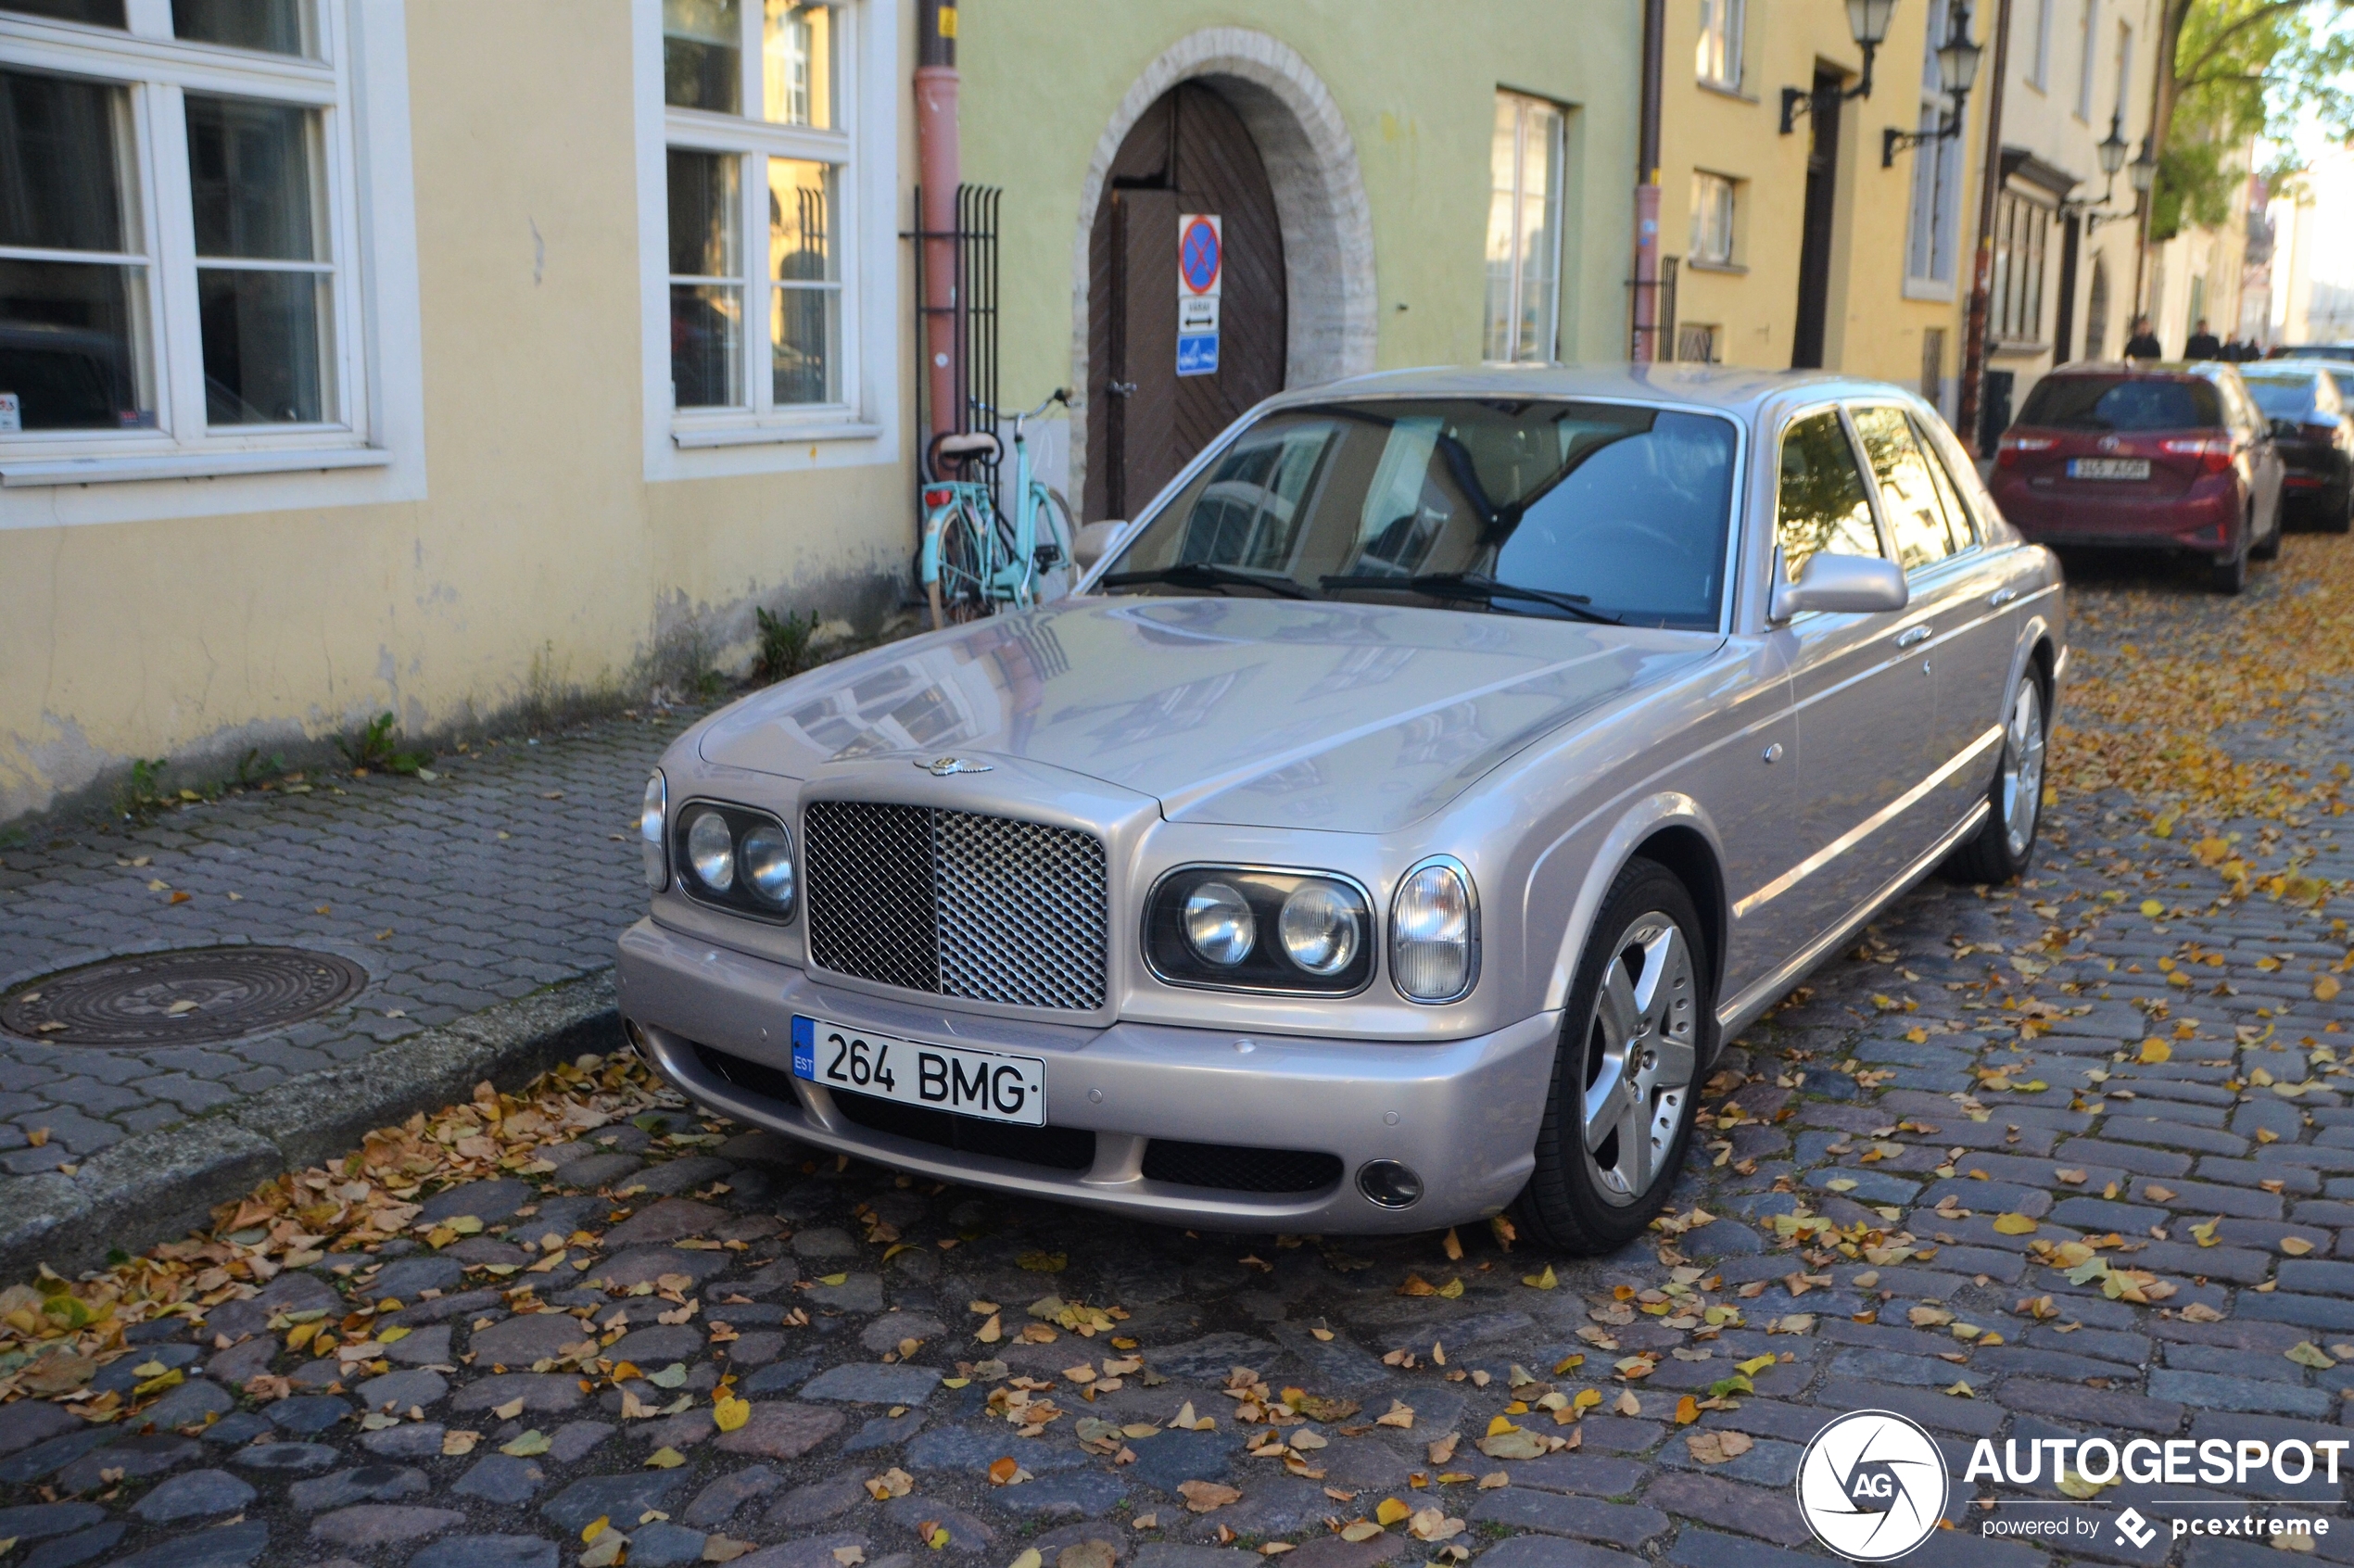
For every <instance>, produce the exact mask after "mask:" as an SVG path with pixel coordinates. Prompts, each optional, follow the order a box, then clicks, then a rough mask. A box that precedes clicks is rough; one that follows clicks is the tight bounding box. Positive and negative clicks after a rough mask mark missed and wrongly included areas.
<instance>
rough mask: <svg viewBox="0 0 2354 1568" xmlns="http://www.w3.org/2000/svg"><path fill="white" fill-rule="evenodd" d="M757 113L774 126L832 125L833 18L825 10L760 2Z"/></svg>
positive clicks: (786, 0)
mask: <svg viewBox="0 0 2354 1568" xmlns="http://www.w3.org/2000/svg"><path fill="white" fill-rule="evenodd" d="M764 5H765V7H766V8H765V10H764V12H763V14H762V17H761V30H760V36H761V55H762V60H761V72H760V78H761V84H762V94H761V96H762V99H763V103H762V112H763V113H764V114H765V115H766V116H767V118H768V119H770V120H775V121H776V122H777V123H778V124H780V125H817V126H823V127H826V128H828V129H831V128H832V126H833V123H834V13H833V7H832V6H811V5H801V4H796V3H795V0H764Z"/></svg>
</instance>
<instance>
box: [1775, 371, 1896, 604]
mask: <svg viewBox="0 0 2354 1568" xmlns="http://www.w3.org/2000/svg"><path fill="white" fill-rule="evenodd" d="M1774 542H1775V543H1776V544H1778V545H1779V546H1781V549H1782V573H1783V575H1784V576H1785V577H1786V578H1787V579H1788V580H1789V581H1791V582H1796V581H1797V580H1798V574H1799V569H1800V568H1801V567H1803V566H1804V565H1805V564H1806V563H1807V562H1808V561H1809V560H1811V559H1813V558H1814V557H1815V556H1816V555H1819V554H1823V553H1825V552H1829V554H1832V555H1873V556H1876V555H1879V553H1880V548H1879V530H1878V529H1876V528H1874V527H1873V525H1872V507H1871V502H1870V500H1869V499H1867V498H1866V496H1865V493H1864V474H1863V471H1862V470H1861V469H1859V468H1857V467H1856V466H1855V449H1854V447H1853V446H1851V445H1850V444H1849V443H1848V439H1847V432H1846V430H1845V429H1844V428H1843V427H1842V426H1841V424H1840V422H1839V415H1838V414H1837V413H1835V412H1833V411H1830V410H1829V409H1826V410H1824V411H1822V412H1821V413H1815V414H1808V415H1807V416H1806V417H1805V418H1804V419H1802V420H1799V421H1798V422H1796V423H1795V424H1792V425H1791V427H1790V428H1789V429H1788V430H1785V431H1783V432H1782V459H1781V480H1780V487H1779V489H1778V491H1777V492H1776V496H1775V502H1774Z"/></svg>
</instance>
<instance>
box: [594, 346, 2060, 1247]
mask: <svg viewBox="0 0 2354 1568" xmlns="http://www.w3.org/2000/svg"><path fill="white" fill-rule="evenodd" d="M1102 531H1104V530H1102V529H1100V528H1099V529H1098V533H1100V532H1102ZM1108 531H1110V532H1112V533H1114V534H1116V535H1117V536H1118V542H1117V543H1116V544H1115V545H1114V546H1113V548H1112V549H1111V550H1110V551H1109V554H1108V557H1107V559H1105V560H1103V561H1101V562H1100V563H1097V564H1096V565H1095V567H1094V569H1093V570H1092V572H1091V573H1090V575H1088V576H1087V577H1086V578H1085V579H1084V580H1083V581H1082V585H1081V587H1080V588H1079V590H1078V591H1077V592H1076V593H1075V594H1074V595H1073V596H1072V597H1070V598H1068V599H1066V600H1063V601H1059V602H1057V603H1054V604H1050V605H1045V606H1043V607H1041V608H1038V609H1035V610H1032V611H1029V612H1025V613H1018V614H1009V615H1006V616H1002V617H999V618H997V619H993V620H988V621H982V622H979V623H975V624H973V625H969V626H960V627H950V628H947V629H945V630H943V631H939V632H935V633H931V634H930V635H927V636H923V637H919V638H916V639H910V640H908V641H905V642H902V643H897V644H893V645H891V646H887V647H884V648H880V649H876V650H874V651H869V652H867V653H863V654H860V655H857V656H855V657H853V658H849V659H845V660H843V661H842V662H841V663H839V664H832V665H829V666H826V667H824V668H821V669H818V670H816V671H813V672H811V673H809V674H806V675H804V676H801V677H796V678H794V679H792V680H789V681H786V682H783V683H781V684H779V685H777V686H774V687H771V688H769V689H766V690H765V691H762V692H759V693H757V694H755V695H753V696H750V697H747V698H744V699H742V700H741V701H739V702H736V703H734V704H732V705H731V706H729V707H727V708H724V709H722V710H720V711H719V712H717V713H715V714H712V715H710V716H709V717H707V718H705V719H704V720H702V722H701V723H699V724H697V725H696V726H695V727H693V728H691V729H690V730H689V731H688V732H687V733H686V734H685V735H683V736H682V737H680V738H679V739H678V740H677V741H676V742H675V743H673V745H672V746H671V747H670V749H669V751H668V752H666V753H665V754H664V757H663V759H662V764H661V766H660V768H659V770H658V771H656V772H655V773H654V775H653V776H652V778H651V779H650V780H649V781H648V784H647V788H646V794H645V801H644V809H643V818H642V826H643V838H644V852H645V872H646V880H647V882H648V885H649V886H650V888H651V889H652V907H651V909H650V910H649V912H648V914H647V916H646V917H645V918H643V919H641V920H639V922H638V923H637V924H636V925H634V926H633V927H631V928H630V929H629V930H628V931H627V932H626V934H624V935H623V936H622V938H621V941H620V994H621V1010H622V1012H623V1015H624V1017H625V1018H626V1020H627V1025H628V1029H629V1031H630V1034H631V1037H632V1038H633V1040H634V1041H635V1042H636V1043H637V1044H638V1046H639V1049H640V1050H641V1051H643V1052H644V1053H645V1054H646V1055H647V1056H649V1057H650V1058H651V1059H652V1061H653V1062H654V1063H655V1065H656V1066H657V1067H658V1068H659V1069H660V1070H661V1071H662V1072H663V1073H664V1075H665V1076H666V1077H668V1078H669V1079H670V1080H671V1081H673V1082H675V1083H676V1084H677V1085H678V1086H679V1087H680V1088H681V1089H682V1090H684V1091H685V1092H686V1093H687V1094H690V1095H691V1096H692V1097H693V1098H694V1099H695V1100H697V1101H699V1102H701V1103H702V1104H705V1105H707V1106H713V1107H715V1108H717V1109H719V1110H721V1111H724V1112H725V1113H726V1114H728V1115H729V1116H731V1117H735V1118H738V1119H741V1120H744V1121H746V1122H751V1123H755V1124H758V1125H761V1126H765V1127H768V1128H771V1129H774V1130H776V1131H778V1132H783V1133H786V1134H789V1135H790V1136H791V1137H793V1138H795V1139H798V1140H801V1141H803V1142H804V1143H806V1144H815V1145H816V1146H818V1147H821V1148H825V1149H829V1150H836V1151H840V1152H842V1153H843V1154H849V1155H855V1156H857V1157H862V1158H867V1159H872V1160H876V1161H879V1162H880V1163H882V1164H885V1165H890V1166H894V1167H897V1168H899V1169H901V1170H906V1171H912V1172H918V1173H921V1174H923V1175H926V1176H930V1177H935V1178H938V1179H942V1180H945V1181H953V1182H962V1183H967V1184H969V1185H972V1186H977V1187H983V1188H990V1189H994V1190H997V1191H1000V1192H1007V1193H1019V1194H1027V1195H1036V1196H1044V1197H1051V1198H1058V1199H1062V1200H1065V1201H1068V1202H1071V1203H1075V1204H1082V1205H1087V1206H1091V1207H1094V1208H1102V1209H1109V1210H1113V1211H1116V1212H1119V1213H1122V1214H1126V1215H1130V1216H1133V1217H1134V1218H1137V1219H1141V1220H1158V1221H1162V1222H1167V1223H1171V1224H1184V1225H1209V1226H1216V1227H1220V1228H1222V1229H1230V1230H1246V1231H1290V1232H1302V1231H1306V1232H1328V1233H1352V1232H1355V1233H1363V1232H1397V1231H1411V1230H1423V1229H1429V1228H1434V1227H1438V1226H1444V1225H1448V1224H1451V1223H1456V1222H1459V1221H1465V1220H1477V1219H1481V1218H1484V1217H1487V1216H1491V1215H1495V1214H1498V1213H1500V1212H1502V1211H1504V1210H1505V1209H1506V1208H1507V1207H1508V1206H1510V1207H1512V1209H1513V1212H1514V1213H1515V1214H1516V1215H1517V1217H1518V1219H1517V1222H1518V1224H1519V1225H1520V1227H1521V1229H1522V1231H1523V1232H1524V1233H1526V1234H1529V1235H1531V1236H1533V1237H1534V1238H1535V1239H1537V1240H1538V1241H1539V1242H1541V1243H1543V1244H1546V1245H1548V1246H1554V1247H1559V1248H1563V1249H1574V1250H1600V1249H1605V1248H1610V1247H1614V1246H1619V1245H1622V1244H1624V1243H1626V1242H1627V1241H1629V1240H1630V1239H1632V1238H1634V1237H1636V1236H1638V1235H1639V1234H1640V1233H1641V1232H1642V1230H1643V1228H1644V1226H1645V1225H1646V1223H1647V1222H1648V1221H1649V1220H1650V1219H1651V1218H1652V1215H1653V1214H1654V1213H1655V1212H1657V1210H1658V1209H1659V1208H1660V1206H1661V1205H1662V1203H1663V1202H1664V1200H1665V1197H1666V1195H1667V1193H1668V1190H1669V1188H1670V1186H1671V1184H1672V1183H1673V1181H1674V1178H1675V1173H1676V1171H1677V1169H1678V1166H1679V1163H1680V1162H1681V1160H1682V1158H1683V1156H1684V1152H1685V1147H1686V1144H1687V1142H1688V1140H1689V1139H1690V1136H1691V1130H1692V1121H1693V1112H1694V1107H1695V1106H1696V1104H1697V1102H1698V1098H1699V1096H1700V1094H1701V1093H1702V1087H1701V1086H1702V1084H1703V1083H1704V1082H1705V1081H1706V1080H1707V1078H1708V1075H1709V1071H1710V1065H1711V1060H1712V1058H1713V1057H1714V1056H1715V1053H1716V1050H1717V1047H1718V1043H1719V1042H1721V1041H1723V1040H1725V1039H1728V1038H1730V1037H1731V1036H1732V1035H1734V1034H1735V1033H1737V1032H1738V1031H1740V1030H1741V1029H1742V1028H1744V1027H1746V1026H1747V1025H1748V1024H1749V1023H1750V1022H1752V1021H1753V1019H1755V1018H1758V1017H1759V1016H1760V1015H1761V1014H1762V1013H1763V1012H1764V1011H1765V1009H1766V1008H1767V1007H1768V1006H1769V1005H1771V1004H1773V1003H1774V1002H1775V1001H1776V1000H1777V999H1778V998H1780V997H1782V996H1785V995H1787V994H1788V993H1789V992H1790V990H1791V986H1792V985H1793V984H1795V983H1796V982H1797V981H1798V980H1799V979H1800V978H1801V977H1803V975H1805V974H1806V973H1807V971H1808V970H1809V969H1811V968H1812V967H1814V966H1815V965H1816V963H1818V962H1820V961H1821V960H1822V958H1823V957H1824V956H1825V955H1828V954H1829V953H1831V952H1833V951H1835V950H1836V949H1837V948H1838V946H1839V945H1840V943H1841V942H1842V941H1843V940H1844V939H1845V938H1846V937H1847V936H1848V935H1850V934H1851V933H1852V932H1854V930H1855V929H1858V928H1859V927H1860V926H1861V925H1862V924H1863V923H1864V922H1865V921H1867V920H1868V919H1870V918H1871V917H1873V916H1874V914H1876V913H1877V912H1878V911H1879V910H1880V909H1882V908H1884V907H1885V906H1886V905H1887V904H1889V903H1890V901H1891V900H1892V899H1894V898H1895V897H1897V896H1898V895H1899V894H1900V893H1901V892H1903V891H1905V889H1906V888H1907V887H1908V886H1910V885H1911V884H1912V883H1913V882H1914V881H1915V880H1916V879H1918V878H1920V877H1922V876H1923V875H1925V874H1927V873H1928V872H1930V870H1931V869H1932V868H1935V867H1937V866H1941V865H1944V866H1949V867H1950V868H1952V870H1953V871H1954V873H1955V875H1958V876H1963V877H1967V878H1969V879H1977V880H1982V881H2002V880H2006V879H2011V878H2014V877H2016V876H2017V875H2019V872H2020V870H2021V868H2022V867H2024V866H2026V865H2027V864H2028V861H2029V857H2030V856H2031V854H2032V853H2033V849H2034V845H2035V838H2036V828H2037V823H2038V820H2039V817H2040V812H2041V806H2042V803H2043V790H2044V784H2043V758H2044V734H2045V728H2046V726H2047V724H2048V722H2049V719H2050V714H2051V713H2052V708H2053V702H2054V701H2055V696H2056V692H2057V688H2058V686H2059V684H2060V681H2061V677H2062V675H2063V672H2064V670H2065V667H2066V664H2067V661H2068V650H2067V640H2066V621H2065V614H2064V601H2063V594H2062V588H2061V581H2060V574H2059V572H2058V569H2057V563H2056V562H2055V561H2054V559H2053V558H2052V556H2051V555H2050V553H2049V552H2047V551H2045V550H2042V549H2039V548H2037V547H2035V546H2032V545H2030V544H2026V543H2024V542H2022V541H2021V539H2020V538H2019V535H2018V534H2017V533H2016V532H2015V531H2014V530H2013V529H2012V528H2011V527H2009V526H2008V525H2006V523H2005V522H2004V520H2003V518H2002V515H2001V513H2000V512H1998V511H1997V510H1996V509H1995V507H1994V506H1993V502H1992V500H1991V499H1990V498H1989V497H1988V496H1987V494H1986V493H1985V491H1984V489H1983V488H1982V487H1981V485H1980V483H1979V481H1978V477H1977V474H1976V473H1975V471H1974V470H1973V468H1972V466H1971V464H1970V462H1969V459H1968V456H1967V455H1966V454H1965V453H1964V452H1963V450H1962V449H1961V448H1960V447H1959V445H1958V444H1956V442H1955V439H1954V437H1953V436H1952V434H1951V433H1950V432H1949V431H1948V430H1947V429H1946V428H1945V426H1944V424H1943V423H1942V422H1941V421H1940V420H1939V419H1938V417H1937V415H1936V414H1935V413H1934V412H1933V411H1930V409H1929V408H1928V407H1927V406H1926V405H1925V404H1923V403H1922V402H1920V401H1919V399H1917V398H1915V397H1913V396H1912V395H1911V394H1910V393H1907V392H1905V391H1902V390H1899V389H1897V388H1895V387H1892V386H1881V385H1877V384H1872V383H1866V382H1859V381H1853V380H1845V379H1840V378H1836V377H1832V376H1828V375H1822V374H1791V373H1757V372H1744V371H1728V370H1725V369H1723V368H1721V367H1717V368H1705V367H1700V366H1681V365H1677V366H1655V367H1649V368H1648V369H1647V370H1646V371H1645V372H1644V373H1640V374H1637V373H1630V372H1629V371H1628V370H1626V369H1625V368H1618V369H1575V368H1562V367H1546V368H1534V369H1516V370H1509V371H1507V370H1478V371H1460V372H1436V371H1424V372H1409V373H1391V374H1382V375H1373V376H1367V377H1361V378H1359V379H1356V380H1352V381H1347V382H1342V383H1338V384H1335V385H1330V386H1321V387H1317V388H1315V389H1313V390H1306V391H1299V392H1293V393H1286V394H1284V395H1281V396H1279V397H1277V398H1273V399H1271V400H1270V401H1268V402H1266V403H1264V404H1262V405H1260V406H1259V408H1258V409H1257V410H1255V411H1252V412H1251V413H1250V414H1249V415H1247V417H1245V418H1244V419H1243V420H1242V421H1240V422H1239V423H1238V424H1235V425H1234V427H1232V428H1231V429H1229V430H1228V431H1227V432H1226V433H1225V434H1224V435H1223V436H1221V437H1220V438H1219V439H1218V440H1217V441H1215V442H1214V443H1212V445H1211V446H1210V447H1209V449H1207V450H1206V451H1204V452H1203V453H1202V454H1201V455H1200V456H1199V457H1198V458H1196V460H1195V461H1194V462H1193V463H1192V464H1191V465H1190V466H1189V467H1188V468H1187V469H1186V470H1185V471H1184V472H1183V473H1182V474H1180V475H1179V476H1178V477H1177V478H1176V479H1175V480H1174V481H1172V482H1171V485H1170V486H1169V487H1168V488H1167V489H1165V490H1164V491H1163V492H1162V493H1161V495H1160V497H1159V498H1158V499H1157V500H1156V501H1155V502H1154V503H1153V504H1152V505H1151V506H1150V507H1148V508H1147V509H1145V514H1144V515H1143V516H1142V517H1141V518H1139V519H1138V520H1137V521H1136V522H1135V523H1134V524H1133V525H1114V526H1113V527H1112V528H1111V529H1110V530H1108Z"/></svg>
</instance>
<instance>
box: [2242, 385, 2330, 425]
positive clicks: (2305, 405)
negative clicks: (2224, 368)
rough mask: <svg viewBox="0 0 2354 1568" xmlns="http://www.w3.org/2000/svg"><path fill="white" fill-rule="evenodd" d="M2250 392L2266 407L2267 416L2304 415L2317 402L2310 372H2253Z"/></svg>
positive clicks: (2286, 416)
mask: <svg viewBox="0 0 2354 1568" xmlns="http://www.w3.org/2000/svg"><path fill="white" fill-rule="evenodd" d="M2243 379H2244V380H2246V383H2247V394H2248V396H2249V397H2251V398H2255V399H2256V406H2257V407H2258V408H2259V409H2262V410H2263V411H2264V417H2265V418H2267V419H2297V420H2301V419H2303V418H2304V417H2305V416H2306V414H2307V413H2309V412H2310V411H2311V410H2312V408H2313V402H2314V391H2315V388H2314V385H2313V377H2311V376H2310V375H2250V376H2245V377H2243Z"/></svg>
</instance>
